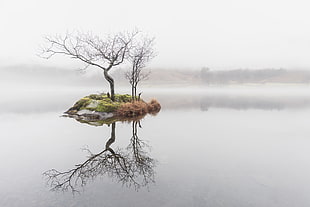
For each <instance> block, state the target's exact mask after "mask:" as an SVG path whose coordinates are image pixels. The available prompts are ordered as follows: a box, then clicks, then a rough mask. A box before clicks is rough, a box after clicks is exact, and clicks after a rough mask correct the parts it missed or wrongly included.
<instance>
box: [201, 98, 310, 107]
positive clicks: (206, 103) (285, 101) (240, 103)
mask: <svg viewBox="0 0 310 207" xmlns="http://www.w3.org/2000/svg"><path fill="white" fill-rule="evenodd" d="M308 107H310V98H309V97H303V96H301V97H283V96H250V95H247V96H241V95H236V96H228V95H225V96H219V95H217V96H214V95H213V96H205V97H202V98H201V100H200V108H201V110H202V111H207V110H208V109H209V108H229V109H236V110H247V109H260V110H283V109H289V108H291V109H294V108H296V109H297V108H298V109H300V108H308Z"/></svg>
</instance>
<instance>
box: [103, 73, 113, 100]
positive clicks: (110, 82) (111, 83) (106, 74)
mask: <svg viewBox="0 0 310 207" xmlns="http://www.w3.org/2000/svg"><path fill="white" fill-rule="evenodd" d="M103 74H104V78H105V79H106V80H107V81H108V82H109V84H110V91H111V100H112V101H115V95H114V80H113V78H112V77H111V76H110V75H109V74H108V70H104V72H103Z"/></svg>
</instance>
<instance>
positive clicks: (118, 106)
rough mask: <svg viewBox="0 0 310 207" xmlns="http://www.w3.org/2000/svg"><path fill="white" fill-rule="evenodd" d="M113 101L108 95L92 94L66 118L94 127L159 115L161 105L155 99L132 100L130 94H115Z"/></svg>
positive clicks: (78, 102) (70, 110) (68, 111)
mask: <svg viewBox="0 0 310 207" xmlns="http://www.w3.org/2000/svg"><path fill="white" fill-rule="evenodd" d="M114 98H115V100H114V101H112V100H111V97H110V95H109V93H108V94H105V93H102V94H91V95H89V96H85V97H84V98H81V99H80V100H78V101H77V102H76V103H75V104H74V105H73V106H72V107H71V108H69V109H68V110H67V111H66V112H65V114H66V115H65V116H68V117H71V118H75V119H76V120H78V121H80V122H84V123H88V124H92V125H97V126H99V125H103V124H109V123H112V122H115V121H132V120H137V119H141V118H143V117H144V116H145V115H146V114H148V113H149V114H152V115H155V114H157V113H158V112H159V111H160V109H161V105H160V104H159V102H158V101H157V100H155V99H152V100H151V101H150V102H148V103H147V102H145V101H144V100H142V99H138V98H136V97H135V98H134V99H133V98H132V96H131V95H129V94H124V95H120V94H115V97H114Z"/></svg>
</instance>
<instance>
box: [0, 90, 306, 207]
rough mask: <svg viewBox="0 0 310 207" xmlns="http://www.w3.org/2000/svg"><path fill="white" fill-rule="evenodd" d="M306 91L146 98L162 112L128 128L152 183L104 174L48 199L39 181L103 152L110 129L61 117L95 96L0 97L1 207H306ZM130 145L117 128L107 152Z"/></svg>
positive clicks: (31, 93)
mask: <svg viewBox="0 0 310 207" xmlns="http://www.w3.org/2000/svg"><path fill="white" fill-rule="evenodd" d="M294 91H295V92H294ZM308 91H309V90H308V87H307V88H306V89H305V90H299V89H296V90H279V91H273V92H272V91H270V90H265V92H264V90H256V89H254V90H251V89H247V90H243V89H234V90H232V89H228V90H225V89H218V90H211V89H205V90H199V91H198V92H197V90H189V89H184V90H183V89H178V90H176V91H174V90H171V89H167V90H164V89H160V90H157V89H149V90H145V91H144V98H145V99H149V98H151V97H157V98H158V100H159V101H160V102H161V103H162V110H161V112H160V113H159V114H158V115H157V116H149V115H148V116H146V117H145V118H144V119H143V120H141V122H140V123H141V127H142V128H140V127H138V128H137V135H138V138H139V140H140V141H141V142H143V143H145V144H146V145H143V147H142V150H143V153H144V155H145V156H146V157H148V158H150V159H152V160H153V161H154V165H152V166H151V168H152V170H153V172H154V174H153V176H154V182H152V179H150V180H149V181H150V182H148V185H146V186H141V187H140V188H135V186H134V185H131V186H129V184H130V183H126V182H124V183H122V182H119V181H120V180H119V178H117V177H116V176H113V173H112V175H111V174H110V175H109V173H107V174H103V175H98V176H94V177H93V179H89V180H88V181H87V183H85V186H84V187H81V186H80V185H76V186H75V187H76V189H78V190H79V193H75V194H72V192H71V191H70V189H69V191H67V192H64V193H62V192H57V191H56V192H55V191H50V189H51V186H50V185H48V184H47V183H46V176H44V175H43V173H44V172H46V171H48V170H50V169H57V170H59V171H66V170H69V169H72V168H74V167H75V165H77V164H80V163H83V162H84V161H85V160H86V159H87V158H88V156H89V154H88V152H86V151H85V150H82V149H83V148H84V149H85V148H87V149H88V150H89V151H91V152H92V153H93V154H96V153H99V152H100V151H102V150H104V149H105V145H106V142H107V141H108V140H109V138H110V137H111V130H112V126H107V125H103V126H98V127H95V126H90V125H87V124H82V123H79V122H77V121H76V120H74V119H70V118H65V117H61V115H62V112H63V111H65V110H66V109H67V108H69V107H70V106H71V105H72V104H73V103H74V101H75V100H77V99H78V98H81V97H83V96H84V95H88V94H89V93H91V92H96V90H93V89H83V90H82V89H80V90H77V89H62V90H58V89H53V88H50V89H49V90H40V89H38V88H36V89H33V90H29V89H25V90H22V91H18V92H14V93H9V92H6V93H5V92H4V95H3V97H5V98H3V99H1V100H0V106H1V107H0V115H1V119H0V126H1V139H0V157H1V170H0V178H1V179H0V206H3V207H20V206H23V207H27V206H29V207H30V206H51V207H52V206H53V207H54V206H55V207H56V206H59V207H62V206H127V207H129V206H212V207H217V206H236V207H242V206H245V207H248V206H253V207H254V206H257V207H261V206H264V207H267V206H277V207H292V206H298V207H306V206H310V197H309V193H310V150H309V146H310V137H309V135H310V127H309V117H310V110H309V109H310V93H308ZM131 137H132V123H120V122H118V123H116V126H115V142H114V143H112V144H111V148H113V150H115V151H116V150H121V151H123V152H124V153H130V150H129V148H127V147H128V146H129V145H130V144H131ZM137 175H138V179H140V178H141V173H140V174H139V173H138V174H137ZM139 175H140V177H139Z"/></svg>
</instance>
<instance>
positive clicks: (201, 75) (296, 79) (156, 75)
mask: <svg viewBox="0 0 310 207" xmlns="http://www.w3.org/2000/svg"><path fill="white" fill-rule="evenodd" d="M126 71H127V70H126V69H115V70H114V71H113V72H112V73H111V75H112V76H113V78H114V79H115V83H116V86H126V87H127V86H128V81H127V80H126V79H125V72H126ZM147 71H151V74H150V77H149V78H148V79H147V80H145V81H143V82H142V84H145V85H147V86H172V85H175V86H178V87H179V86H193V85H196V86H197V85H226V84H247V83H250V84H251V83H254V84H265V83H293V84H294V83H299V84H308V83H310V70H287V69H258V70H253V69H236V70H222V71H221V70H211V69H209V68H202V69H196V70H194V69H191V70H184V69H182V70H177V69H159V68H151V69H150V70H147ZM1 82H12V83H22V84H26V83H31V84H34V83H44V84H52V85H72V86H76V85H78V86H103V87H105V86H106V83H105V81H104V78H103V74H102V72H101V71H100V70H96V69H93V68H89V69H88V70H87V71H85V73H81V71H79V70H78V69H77V68H60V67H46V66H40V65H15V66H10V67H2V68H0V83H1Z"/></svg>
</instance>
